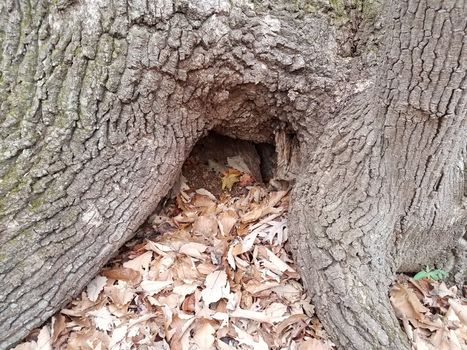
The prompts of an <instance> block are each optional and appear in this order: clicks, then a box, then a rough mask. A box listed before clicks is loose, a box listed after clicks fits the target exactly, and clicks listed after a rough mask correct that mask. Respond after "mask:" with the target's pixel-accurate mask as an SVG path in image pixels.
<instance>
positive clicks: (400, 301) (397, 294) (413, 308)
mask: <svg viewBox="0 0 467 350" xmlns="http://www.w3.org/2000/svg"><path fill="white" fill-rule="evenodd" d="M390 295H391V298H390V299H391V303H392V305H393V307H394V310H395V312H396V315H397V317H399V318H401V319H402V318H404V317H405V318H407V319H408V320H409V321H413V320H416V321H420V320H424V318H425V316H424V314H425V313H426V312H428V311H429V310H428V309H427V308H426V307H425V306H423V305H422V303H421V302H420V300H418V298H417V297H416V295H415V294H414V292H413V291H412V290H411V289H409V288H408V287H407V286H405V285H403V284H401V283H399V282H396V284H395V285H394V286H393V287H392V288H391V291H390Z"/></svg>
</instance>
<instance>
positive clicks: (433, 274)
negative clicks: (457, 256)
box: [413, 266, 448, 281]
mask: <svg viewBox="0 0 467 350" xmlns="http://www.w3.org/2000/svg"><path fill="white" fill-rule="evenodd" d="M447 276H448V273H447V272H446V271H444V270H443V269H434V270H432V269H430V268H429V267H428V266H427V267H426V268H425V270H422V271H420V272H419V273H417V274H416V275H415V276H413V279H414V280H416V281H417V280H421V279H422V278H430V279H432V280H434V281H439V280H442V279H443V278H446V277H447Z"/></svg>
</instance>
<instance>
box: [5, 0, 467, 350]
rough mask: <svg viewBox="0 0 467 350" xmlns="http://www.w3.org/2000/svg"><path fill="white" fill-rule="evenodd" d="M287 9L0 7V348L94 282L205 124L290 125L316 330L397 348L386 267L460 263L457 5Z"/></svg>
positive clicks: (209, 4)
mask: <svg viewBox="0 0 467 350" xmlns="http://www.w3.org/2000/svg"><path fill="white" fill-rule="evenodd" d="M297 3H298V5H297V4H295V5H290V4H287V2H285V3H284V4H280V3H273V4H264V3H263V4H261V3H260V4H258V3H257V2H254V3H247V2H245V3H244V4H243V3H242V4H240V3H236V4H231V2H229V1H227V0H225V1H224V0H219V1H208V0H203V1H194V0H177V1H173V2H172V1H166V0H164V1H163V0H158V1H154V2H147V1H140V0H99V1H94V0H85V1H73V0H58V1H52V2H49V1H45V0H37V1H27V0H17V1H16V0H0V45H1V47H2V55H1V56H0V64H1V67H2V69H1V73H0V136H1V139H0V165H1V166H0V285H1V286H2V287H1V289H0V349H4V348H7V347H9V346H11V345H12V344H14V343H16V342H18V341H19V340H20V339H21V338H22V337H24V336H25V335H26V334H27V333H28V331H29V330H30V329H32V328H33V327H36V326H38V325H39V324H41V323H42V322H43V321H45V320H46V319H47V318H48V317H50V316H51V315H52V314H53V313H54V312H56V311H57V310H58V309H59V308H60V307H61V306H63V305H64V303H66V302H67V301H69V300H70V298H71V297H72V296H73V295H75V294H77V293H78V292H79V291H80V290H81V289H82V288H83V287H84V286H85V285H86V283H87V282H88V281H89V280H90V279H91V278H92V277H93V275H95V274H96V273H97V271H98V270H99V268H100V267H101V266H102V265H103V264H104V263H105V262H106V261H107V260H108V259H109V258H110V257H111V256H112V254H114V253H115V252H116V251H117V250H118V248H119V247H120V246H121V245H122V244H123V243H124V242H125V241H126V240H128V239H129V238H130V237H131V236H132V235H133V234H134V232H135V230H136V229H137V228H138V226H139V225H141V224H142V223H143V221H144V220H145V219H146V218H147V216H148V215H149V214H150V213H151V212H152V211H153V210H154V208H155V207H156V206H157V204H158V202H159V201H160V199H161V198H162V197H163V196H164V195H165V194H166V193H167V192H168V191H169V189H170V188H171V187H172V185H173V183H174V182H175V180H176V179H177V176H178V174H179V172H180V169H181V167H182V165H183V162H184V160H185V159H186V157H187V155H188V154H189V152H190V150H191V148H192V147H193V145H194V144H195V143H196V142H197V140H199V139H200V138H201V137H202V136H203V135H205V134H206V133H207V132H208V131H209V130H216V131H218V132H221V133H223V134H225V135H229V136H233V137H238V138H242V139H247V140H253V141H256V142H273V140H274V133H275V132H276V134H277V132H281V131H280V129H281V128H283V127H284V125H285V124H286V125H287V128H288V129H290V130H291V132H294V133H295V134H296V135H295V136H294V138H296V140H297V142H298V150H297V151H296V148H295V147H293V148H291V152H292V153H294V152H298V155H299V156H300V157H299V158H300V160H301V162H300V165H299V167H298V171H297V170H296V169H297V168H296V167H293V166H291V165H290V166H289V165H288V164H285V167H286V168H290V169H294V171H292V173H293V174H297V175H296V176H297V178H296V184H295V186H294V191H293V204H292V211H291V214H290V215H291V219H290V221H291V223H292V226H293V227H292V230H291V232H293V235H292V242H291V243H292V248H293V249H294V255H295V259H296V260H297V262H298V264H299V266H300V268H301V271H302V276H303V280H304V282H305V285H306V287H307V288H308V290H309V292H310V293H311V295H312V297H313V302H314V303H315V305H316V310H317V312H318V315H319V317H320V319H321V320H322V322H323V323H324V325H325V327H326V329H327V330H328V332H329V333H330V334H331V335H332V336H333V338H334V341H335V342H336V344H338V346H339V348H341V349H408V348H409V346H408V342H407V340H406V339H405V337H404V335H403V333H402V331H401V329H400V327H399V325H398V323H397V320H396V319H395V316H394V314H393V311H392V308H391V306H390V304H389V301H388V297H387V292H388V286H389V284H390V282H391V280H392V278H393V276H394V273H395V272H396V271H416V270H418V269H420V268H421V267H423V266H424V265H433V264H437V266H439V267H444V268H446V269H452V268H453V267H455V268H457V269H458V270H459V271H462V269H463V266H461V262H462V259H457V260H453V259H454V258H455V257H460V258H462V256H463V254H464V251H463V250H462V244H461V243H460V242H461V240H462V237H463V235H464V233H465V225H466V224H467V223H466V218H467V215H466V212H465V204H466V203H465V202H466V199H465V198H466V197H465V195H466V193H465V192H464V191H465V189H464V186H465V188H467V186H466V185H465V182H464V175H465V174H464V166H465V160H466V138H465V135H466V101H467V93H466V89H467V80H466V71H467V69H466V64H467V52H466V48H467V45H466V42H465V40H466V39H465V38H466V17H467V13H466V12H467V10H466V5H465V2H463V1H458V2H457V3H456V2H455V1H452V2H448V1H446V2H445V3H443V4H442V5H439V4H438V3H437V2H436V3H435V4H432V3H431V2H428V1H425V0H414V1H409V2H408V3H405V2H404V3H403V4H400V2H399V1H392V2H391V1H388V2H387V3H385V4H383V5H381V4H379V3H377V2H375V3H373V2H360V1H353V2H349V3H347V2H346V1H345V2H341V1H332V4H333V6H330V5H327V4H326V3H325V1H316V3H313V2H312V1H301V2H297ZM297 6H298V8H297ZM383 10H384V11H383ZM278 130H279V131H278ZM288 132H289V131H288ZM281 147H282V146H281ZM289 151H290V150H287V152H282V153H281V154H286V155H289V156H288V157H286V158H289V159H296V154H294V155H293V156H291V155H290V153H291V152H289Z"/></svg>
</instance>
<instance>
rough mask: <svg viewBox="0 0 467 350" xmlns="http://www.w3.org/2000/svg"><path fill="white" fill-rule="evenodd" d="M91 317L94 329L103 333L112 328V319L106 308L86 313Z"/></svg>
mask: <svg viewBox="0 0 467 350" xmlns="http://www.w3.org/2000/svg"><path fill="white" fill-rule="evenodd" d="M87 314H88V315H89V316H91V318H92V320H93V322H94V324H95V325H96V328H98V329H100V330H103V331H110V330H111V329H112V328H113V326H114V318H113V316H112V314H111V313H110V312H109V309H107V308H106V307H101V308H100V309H97V310H92V311H89V312H88V313H87Z"/></svg>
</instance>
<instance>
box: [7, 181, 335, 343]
mask: <svg viewBox="0 0 467 350" xmlns="http://www.w3.org/2000/svg"><path fill="white" fill-rule="evenodd" d="M229 186H230V183H229V184H227V185H226V186H225V187H227V188H228V187H229ZM287 204H288V196H287V191H276V192H267V191H266V190H265V189H264V188H262V187H255V186H251V187H248V193H247V195H245V196H242V197H230V196H229V195H228V194H226V193H224V194H223V197H222V196H221V199H218V198H216V197H214V195H212V194H211V193H210V192H208V191H207V190H204V189H199V190H196V191H194V190H192V189H189V188H188V187H187V186H186V184H184V185H183V186H182V191H181V192H180V194H179V195H178V197H177V199H176V203H175V204H172V205H171V206H169V207H168V208H166V209H165V212H164V213H163V214H161V215H160V216H157V217H155V218H154V219H153V225H154V227H155V229H156V231H157V232H158V233H159V235H157V236H155V238H154V239H152V240H149V239H146V240H145V241H144V242H143V243H141V242H139V243H136V244H134V245H133V246H131V248H130V249H129V250H127V251H126V252H124V253H122V254H121V255H120V256H118V257H117V258H115V259H114V260H113V262H112V263H110V264H109V265H108V266H107V267H106V268H104V269H103V270H102V271H101V272H100V274H99V275H98V276H97V277H96V278H94V280H92V281H91V282H90V283H89V285H88V286H87V288H86V289H85V291H83V293H82V295H81V297H80V298H77V299H76V300H74V301H73V302H72V303H71V304H70V305H69V306H68V308H66V309H64V310H62V311H61V312H60V313H59V314H57V315H55V316H54V317H53V318H52V320H51V322H50V323H48V324H46V325H45V326H44V327H43V328H42V329H40V331H39V330H38V331H36V333H35V334H34V335H33V336H31V337H30V338H31V339H34V340H30V341H28V342H25V343H23V344H20V345H18V346H17V347H16V349H17V350H25V349H41V350H47V349H52V348H53V349H69V350H75V349H76V350H78V349H97V350H103V349H112V350H120V349H121V350H123V349H125V350H126V349H154V350H158V349H173V350H183V349H190V350H191V349H192V350H196V349H199V350H210V349H220V350H233V349H245V350H247V349H250V350H267V349H296V350H329V349H331V348H332V344H331V343H330V342H329V341H328V340H326V339H327V336H326V334H325V332H324V331H323V329H322V327H321V325H320V323H319V321H318V319H317V318H316V317H315V316H314V310H313V306H312V305H311V304H310V300H309V299H308V298H307V296H306V294H305V292H304V289H303V287H302V285H301V284H300V282H299V275H298V273H297V271H296V268H295V266H294V264H293V262H292V260H291V258H290V256H289V254H288V253H287V251H286V250H285V248H284V243H285V242H286V240H287V219H286V211H287Z"/></svg>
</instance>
